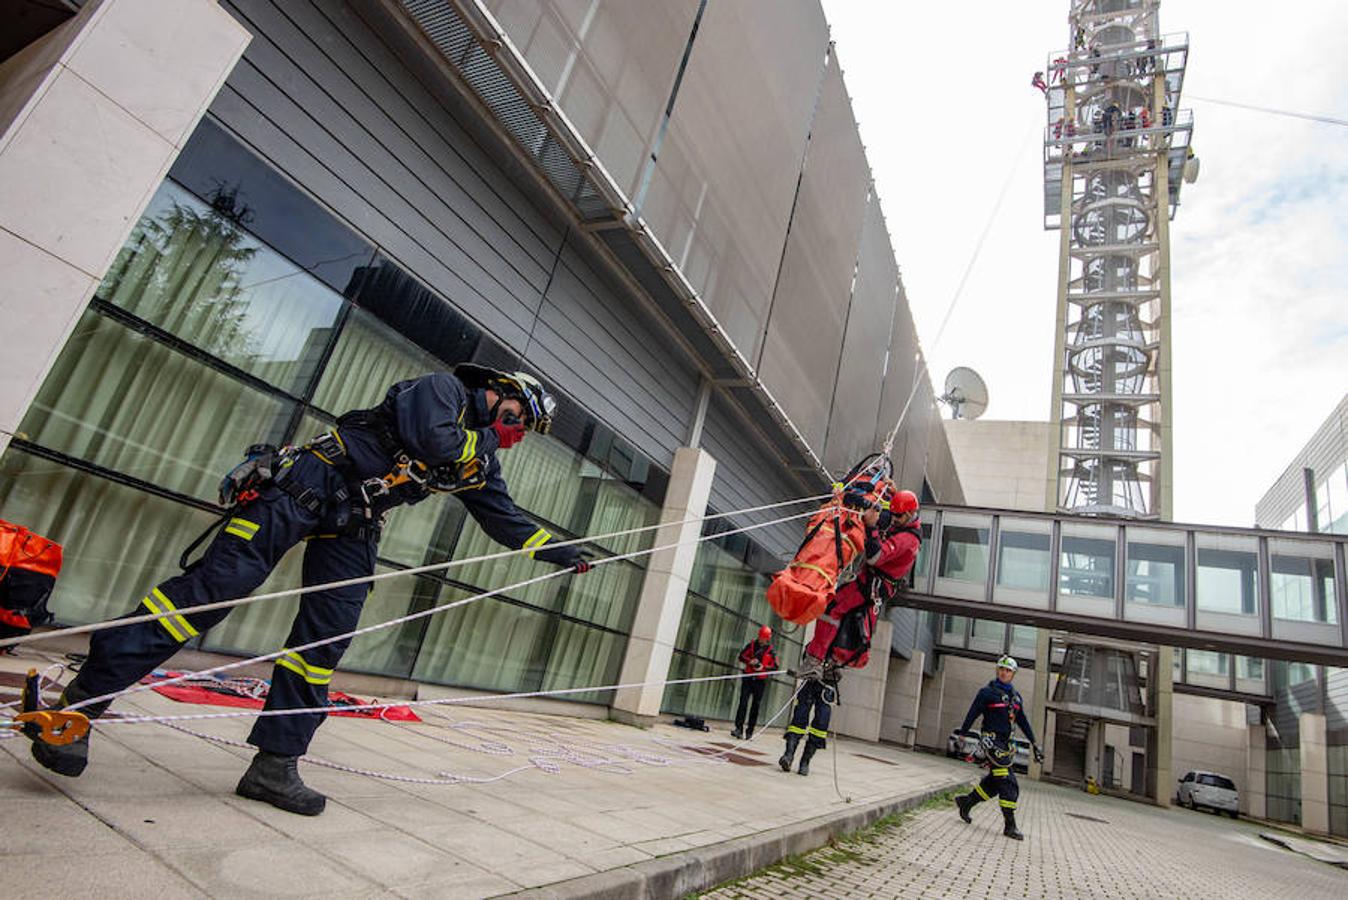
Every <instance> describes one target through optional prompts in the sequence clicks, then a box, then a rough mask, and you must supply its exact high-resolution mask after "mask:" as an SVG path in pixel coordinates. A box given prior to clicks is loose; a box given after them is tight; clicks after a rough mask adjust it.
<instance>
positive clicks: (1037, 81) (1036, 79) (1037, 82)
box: [1030, 72, 1048, 94]
mask: <svg viewBox="0 0 1348 900" xmlns="http://www.w3.org/2000/svg"><path fill="white" fill-rule="evenodd" d="M1030 86H1031V87H1037V88H1039V90H1041V91H1043V92H1044V93H1045V94H1048V85H1047V84H1046V83H1045V82H1044V73H1043V72H1035V73H1034V76H1033V77H1032V78H1031V79H1030Z"/></svg>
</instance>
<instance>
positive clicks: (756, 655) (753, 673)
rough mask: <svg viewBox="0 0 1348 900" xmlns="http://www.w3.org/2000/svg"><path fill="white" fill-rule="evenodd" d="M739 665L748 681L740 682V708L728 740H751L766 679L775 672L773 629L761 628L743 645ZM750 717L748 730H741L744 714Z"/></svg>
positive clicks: (742, 680) (766, 684) (745, 679)
mask: <svg viewBox="0 0 1348 900" xmlns="http://www.w3.org/2000/svg"><path fill="white" fill-rule="evenodd" d="M739 661H740V664H741V665H742V666H744V674H745V675H748V676H749V677H748V678H741V679H740V705H739V708H738V709H736V710H735V730H734V731H732V732H730V736H731V737H732V738H734V739H735V740H741V739H745V740H747V739H748V738H751V737H753V736H754V728H755V726H757V725H758V705H759V703H761V702H762V701H763V692H764V691H765V690H767V687H768V676H767V675H766V674H763V673H766V672H771V671H772V670H773V669H775V668H777V653H776V651H775V650H773V648H772V629H771V628H769V627H768V626H766V625H764V626H763V627H762V628H760V629H758V636H757V637H756V638H754V639H753V640H752V641H750V642H749V643H747V644H745V645H744V649H743V650H741V651H740V656H739ZM746 710H747V712H748V714H749V729H748V731H745V729H744V715H745V712H746Z"/></svg>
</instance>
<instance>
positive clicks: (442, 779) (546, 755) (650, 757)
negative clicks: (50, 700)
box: [100, 669, 803, 785]
mask: <svg viewBox="0 0 1348 900" xmlns="http://www.w3.org/2000/svg"><path fill="white" fill-rule="evenodd" d="M785 672H786V670H782V669H778V670H773V671H771V672H767V673H759V672H755V673H747V672H746V673H740V674H737V675H713V676H703V677H701V678H688V679H677V680H666V681H660V682H647V683H645V684H643V685H640V686H647V685H670V684H690V683H697V682H706V681H717V680H727V679H735V678H740V679H742V678H749V677H758V676H759V675H764V674H766V675H778V674H785ZM194 674H195V673H194ZM633 686H637V685H620V684H619V685H608V686H605V687H589V688H571V689H566V691H536V692H533V693H532V694H531V695H509V697H510V698H515V699H518V698H519V697H523V696H554V695H556V694H559V693H563V692H574V691H606V690H619V689H621V688H623V687H633ZM802 686H803V682H802V684H801V685H800V686H797V688H796V689H795V691H794V692H793V693H792V694H791V696H790V697H789V698H787V701H786V703H785V704H783V705H782V707H781V708H780V709H778V710H777V712H775V713H773V715H772V716H771V717H770V718H769V719H768V720H767V721H766V722H764V723H763V725H762V726H761V727H760V728H759V730H758V735H757V736H761V735H763V734H764V733H765V732H766V731H767V729H768V728H769V727H771V725H772V724H773V723H774V722H775V721H777V719H779V718H780V717H781V716H782V714H783V713H785V712H786V711H787V710H788V709H790V708H791V704H792V703H794V702H795V700H796V697H797V696H798V695H799V694H800V691H801V687H802ZM495 697H502V695H496V694H490V695H485V697H476V698H473V697H464V698H456V699H455V700H454V701H453V702H459V703H463V702H468V701H469V700H481V699H490V698H495ZM503 699H505V697H503ZM447 702H448V701H445V700H435V701H411V702H409V703H398V704H393V705H396V706H421V707H429V706H432V705H446V703H447ZM341 708H342V709H353V708H357V707H341ZM384 708H386V709H387V708H388V705H385V707H384ZM225 717H226V716H223V715H222V716H218V718H225ZM437 717H438V718H444V717H442V716H437ZM127 718H128V717H121V716H118V717H114V718H109V719H108V720H106V723H105V724H107V723H112V722H118V721H124V720H125V719H127ZM140 718H141V719H142V720H144V721H146V722H154V723H156V724H160V725H163V726H164V727H166V728H172V729H174V730H175V731H180V732H182V733H184V734H189V735H192V736H193V737H198V738H201V739H202V740H206V741H211V742H213V743H217V744H223V745H226V746H230V747H237V748H240V749H244V750H252V749H255V748H254V747H253V746H252V745H250V744H247V743H244V742H243V741H237V740H234V739H232V738H226V737H221V736H220V735H214V734H208V733H206V732H204V731H197V730H195V729H193V728H188V727H187V726H185V725H182V724H181V718H172V717H163V716H160V717H140ZM100 721H101V720H100ZM385 721H390V720H385ZM129 724H136V723H129ZM394 724H398V725H400V726H401V727H402V729H403V730H405V731H408V732H410V733H412V734H415V735H418V736H419V737H424V738H429V739H431V740H434V741H438V742H440V743H443V744H448V745H449V746H451V747H456V748H459V749H462V750H467V751H469V752H476V753H485V754H487V755H490V756H513V755H514V754H515V750H514V748H513V747H511V746H509V745H508V744H505V743H504V742H502V741H498V740H491V741H489V740H485V739H483V740H480V741H479V744H478V746H476V747H470V746H468V745H466V744H463V743H460V742H458V741H453V740H450V739H448V738H444V737H440V736H438V735H434V734H427V733H426V732H424V731H420V730H418V729H416V728H414V727H412V723H405V722H398V723H394ZM422 724H426V725H431V727H448V728H450V729H453V730H461V729H462V730H466V729H469V728H477V729H481V730H485V731H516V733H517V734H520V732H519V731H518V730H516V729H511V728H510V727H509V726H500V725H488V724H486V723H478V722H472V721H469V722H451V724H450V725H448V726H435V725H432V724H431V723H426V722H423V723H422ZM522 736H523V737H524V738H526V739H529V738H532V739H534V740H546V741H550V742H551V743H552V744H553V745H554V746H553V747H552V748H546V747H544V748H538V747H535V748H531V749H530V750H529V765H521V766H515V767H514V768H511V769H507V770H506V771H504V772H500V773H498V774H496V775H488V776H472V775H460V774H457V773H454V772H448V771H442V772H439V773H438V776H439V777H436V778H428V777H424V776H415V775H400V774H397V773H394V772H382V771H379V770H377V769H365V768H361V767H358V766H349V765H346V764H344V763H338V762H334V761H332V760H329V759H324V758H322V757H318V756H310V755H305V756H302V757H300V759H302V760H303V761H304V762H307V763H310V764H312V765H315V766H319V767H322V768H325V769H332V770H334V771H338V772H345V773H347V774H351V775H363V776H365V777H367V778H376V779H380V780H383V781H394V782H399V783H402V784H420V785H458V784H490V783H493V782H497V781H503V780H505V779H506V778H509V777H511V776H512V775H516V774H518V773H520V772H526V771H530V770H539V771H542V772H545V773H547V774H549V775H560V774H562V765H563V764H565V763H569V764H571V765H574V766H578V767H580V768H586V769H598V770H601V771H609V772H614V773H617V774H632V772H633V770H632V769H630V768H628V767H627V766H626V764H627V763H629V762H635V763H641V764H643V765H648V766H673V765H679V764H680V762H681V761H679V760H670V759H667V758H665V757H662V756H659V755H657V754H652V753H648V752H647V751H644V750H642V749H640V748H637V747H631V746H628V745H625V744H616V745H615V744H606V745H599V746H598V747H596V746H594V745H580V746H582V749H580V750H577V749H576V747H577V746H578V745H576V744H574V743H569V742H568V741H566V740H563V739H562V738H559V737H558V736H557V735H556V734H545V735H530V734H529V733H528V732H524V733H522ZM755 737H756V736H750V737H748V738H746V739H744V740H742V741H740V742H739V743H737V744H735V745H733V746H731V747H730V748H728V749H725V750H720V751H717V752H716V753H710V754H707V753H699V752H696V751H693V752H692V754H691V755H688V756H687V758H686V759H685V760H683V761H682V762H686V763H692V764H696V763H723V762H727V761H728V759H729V756H730V754H732V753H734V752H736V751H738V750H739V749H740V748H742V747H744V746H745V745H746V744H748V743H750V742H751V741H753V740H755ZM656 743H657V744H660V745H662V746H665V747H669V748H671V749H675V750H679V751H682V752H684V753H685V754H688V753H689V751H688V749H687V748H686V747H684V746H682V745H680V744H677V743H675V742H674V741H672V740H669V739H666V738H657V739H656ZM598 751H604V752H607V753H609V754H610V756H608V757H605V756H603V755H602V754H600V753H599V752H598ZM587 753H588V754H590V756H589V757H587V756H586V754H587ZM615 754H616V755H615Z"/></svg>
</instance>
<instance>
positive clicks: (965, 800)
mask: <svg viewBox="0 0 1348 900" xmlns="http://www.w3.org/2000/svg"><path fill="white" fill-rule="evenodd" d="M977 802H978V797H977V796H975V795H974V794H960V795H959V796H958V797H956V798H955V806H957V807H959V811H960V818H961V819H963V820H964V823H965V824H966V825H967V824H969V823H971V822H973V819H971V818H969V810H971V809H973V808H974V804H975V803H977Z"/></svg>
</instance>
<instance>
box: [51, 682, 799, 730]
mask: <svg viewBox="0 0 1348 900" xmlns="http://www.w3.org/2000/svg"><path fill="white" fill-rule="evenodd" d="M210 671H211V670H209V669H207V670H206V672H210ZM206 672H193V673H190V674H189V675H185V676H180V677H178V678H169V679H166V680H163V681H156V682H152V683H150V684H142V685H138V686H137V688H138V690H154V689H155V688H157V687H163V686H165V685H169V684H176V683H178V682H180V681H183V680H184V679H186V678H188V677H191V676H200V675H204V674H206ZM785 673H786V670H785V669H774V670H773V671H771V672H768V673H767V674H768V675H783V674H785ZM753 674H755V675H757V674H759V673H753ZM747 677H749V676H748V674H747V673H739V674H735V675H703V676H701V677H699V678H674V679H670V680H667V681H632V682H627V683H621V684H609V685H602V686H600V687H590V686H587V687H570V688H554V689H552V690H548V691H516V692H513V693H509V694H473V695H470V696H467V697H438V698H435V699H432V700H399V701H397V702H393V703H390V702H389V701H383V702H377V703H356V704H347V703H343V704H342V705H341V706H303V707H298V708H295V709H231V710H228V711H225V712H209V713H183V714H180V715H170V716H149V715H147V716H118V717H116V718H109V719H94V720H93V721H91V722H90V723H89V724H90V725H98V726H103V725H143V724H147V723H152V722H159V723H163V722H200V721H203V720H206V719H246V718H252V717H257V718H271V717H273V716H299V715H313V714H316V713H317V714H323V715H326V714H328V713H331V712H334V711H339V712H358V711H360V710H376V709H378V710H384V709H388V708H389V707H391V706H407V707H412V708H416V707H421V706H457V705H459V704H463V703H483V702H495V701H498V700H528V699H531V698H536V697H565V696H568V695H570V694H586V693H590V692H591V691H620V690H625V689H628V688H644V687H662V686H667V685H671V684H696V683H699V682H704V681H730V680H735V679H740V678H747ZM135 692H136V691H132V690H131V689H128V690H127V693H135ZM101 699H102V698H96V699H95V700H85V701H83V702H82V703H73V704H71V705H70V706H68V707H66V709H67V710H71V711H74V710H76V709H78V708H79V707H80V706H83V705H84V704H85V703H92V702H101Z"/></svg>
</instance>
